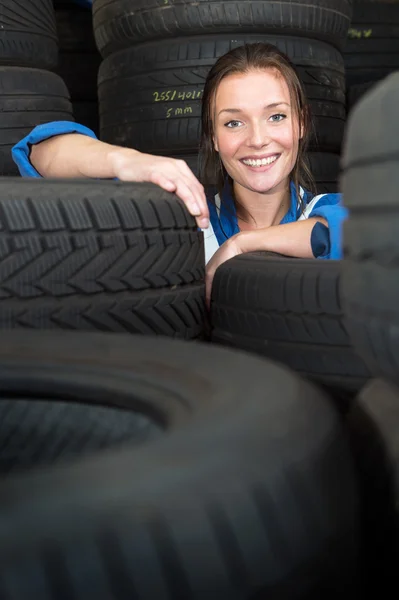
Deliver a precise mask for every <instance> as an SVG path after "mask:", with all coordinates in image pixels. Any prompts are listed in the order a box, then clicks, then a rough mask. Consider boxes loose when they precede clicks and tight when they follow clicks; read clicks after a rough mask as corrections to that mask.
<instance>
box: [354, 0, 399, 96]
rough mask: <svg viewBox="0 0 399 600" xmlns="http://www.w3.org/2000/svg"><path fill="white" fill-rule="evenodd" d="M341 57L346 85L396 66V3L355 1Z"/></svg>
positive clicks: (398, 22)
mask: <svg viewBox="0 0 399 600" xmlns="http://www.w3.org/2000/svg"><path fill="white" fill-rule="evenodd" d="M344 56H345V66H346V74H347V82H348V86H352V85H356V84H360V83H365V82H368V81H378V80H380V79H382V78H384V77H386V76H387V75H389V74H390V73H392V71H395V70H397V69H399V4H397V3H395V2H392V1H390V2H389V1H385V2H384V1H375V2H374V1H372V2H365V1H364V0H363V1H361V2H359V1H356V0H355V2H354V3H353V21H352V25H351V28H350V29H349V35H348V40H347V43H346V46H345V52H344Z"/></svg>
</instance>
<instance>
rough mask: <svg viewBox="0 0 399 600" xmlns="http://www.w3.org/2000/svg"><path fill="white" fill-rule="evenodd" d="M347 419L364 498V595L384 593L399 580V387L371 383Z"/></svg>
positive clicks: (360, 488) (380, 381)
mask: <svg viewBox="0 0 399 600" xmlns="http://www.w3.org/2000/svg"><path fill="white" fill-rule="evenodd" d="M346 422H347V425H348V429H349V431H350V434H351V442H352V444H351V445H352V454H353V456H354V459H355V461H356V467H357V472H358V481H359V491H360V498H361V519H362V528H361V530H362V544H361V547H362V564H363V570H362V585H363V590H362V591H363V593H362V594H361V595H360V597H371V596H374V595H377V596H379V595H381V596H385V595H389V593H390V590H392V586H394V587H396V586H397V585H398V583H399V578H398V571H397V564H398V560H399V518H398V509H397V507H398V501H399V438H398V429H399V389H398V388H395V386H393V385H391V384H389V383H387V382H386V381H383V380H378V379H376V380H372V381H370V383H369V384H368V385H367V386H366V387H365V388H364V389H363V390H362V391H361V393H360V394H359V396H358V398H357V400H356V401H355V402H353V403H352V406H351V410H350V412H349V414H348V416H347V420H346ZM376 515H378V519H377V518H376Z"/></svg>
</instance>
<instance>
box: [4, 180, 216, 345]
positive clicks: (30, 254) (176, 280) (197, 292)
mask: <svg viewBox="0 0 399 600" xmlns="http://www.w3.org/2000/svg"><path fill="white" fill-rule="evenodd" d="M0 222H1V225H2V228H1V231H0V248H1V263H0V329H14V328H33V329H37V328H40V329H75V330H78V329H81V330H101V331H110V332H130V333H147V334H152V335H166V336H171V337H182V338H187V339H191V338H197V337H198V336H201V335H202V333H203V319H204V314H205V308H204V281H203V278H204V242H203V234H202V233H201V232H199V231H198V230H197V227H196V224H195V221H194V219H193V218H192V217H191V216H190V215H189V214H188V212H187V211H186V209H185V207H184V205H183V203H182V202H180V201H179V200H178V199H177V198H176V197H175V196H173V195H172V194H168V193H167V192H163V191H162V190H161V189H160V188H158V187H157V186H152V185H151V184H133V183H121V182H115V181H102V182H96V183H95V184H93V182H92V181H89V180H80V181H76V180H65V181H62V180H52V181H50V180H46V181H43V180H32V179H28V180H14V179H10V180H9V181H4V182H3V183H2V195H1V198H0Z"/></svg>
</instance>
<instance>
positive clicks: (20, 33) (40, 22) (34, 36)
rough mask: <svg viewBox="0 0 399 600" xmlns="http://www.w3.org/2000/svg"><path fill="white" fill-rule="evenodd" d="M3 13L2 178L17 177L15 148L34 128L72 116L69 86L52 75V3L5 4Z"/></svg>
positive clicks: (16, 0) (10, 0) (13, 0)
mask: <svg viewBox="0 0 399 600" xmlns="http://www.w3.org/2000/svg"><path fill="white" fill-rule="evenodd" d="M0 8H1V10H0V140H1V141H0V175H16V174H17V173H18V170H17V167H16V165H15V164H14V162H13V160H12V158H11V148H12V146H13V145H14V144H16V143H17V142H18V141H19V140H20V139H21V138H23V137H24V136H25V135H26V134H27V133H29V132H30V131H31V130H32V129H33V127H35V126H36V125H39V124H41V123H47V122H48V121H54V120H73V117H72V107H71V103H70V100H69V94H68V90H67V88H66V86H65V83H64V82H63V81H62V79H61V78H60V77H59V76H57V75H56V74H55V73H54V72H52V71H53V70H54V69H55V68H56V66H57V60H58V40H57V31H56V23H55V14H54V8H53V4H52V0H6V1H4V0H3V1H2V2H1V3H0Z"/></svg>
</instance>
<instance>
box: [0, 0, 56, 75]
mask: <svg viewBox="0 0 399 600" xmlns="http://www.w3.org/2000/svg"><path fill="white" fill-rule="evenodd" d="M1 4H2V5H1V10H0V65H8V66H18V67H37V68H42V69H53V68H55V67H56V65H57V58H58V41H57V31H56V24H55V15H54V8H53V3H52V0H34V2H32V0H6V1H5V2H2V3H1Z"/></svg>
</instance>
